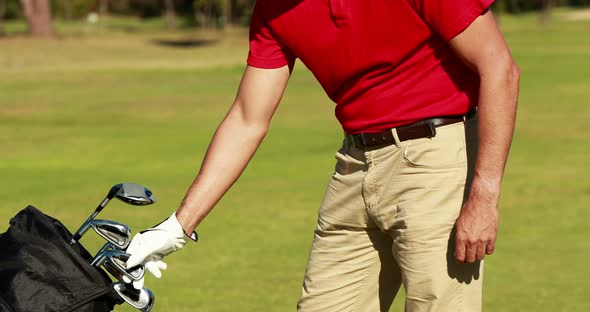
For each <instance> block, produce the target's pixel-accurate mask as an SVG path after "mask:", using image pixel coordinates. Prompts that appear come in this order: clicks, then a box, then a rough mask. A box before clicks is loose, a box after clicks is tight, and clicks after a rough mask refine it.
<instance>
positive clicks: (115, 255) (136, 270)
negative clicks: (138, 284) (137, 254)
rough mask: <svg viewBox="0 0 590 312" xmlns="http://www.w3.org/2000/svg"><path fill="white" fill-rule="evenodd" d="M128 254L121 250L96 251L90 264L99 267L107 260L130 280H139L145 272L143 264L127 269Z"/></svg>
mask: <svg viewBox="0 0 590 312" xmlns="http://www.w3.org/2000/svg"><path fill="white" fill-rule="evenodd" d="M129 256H130V255H129V254H128V253H126V252H125V251H122V250H105V251H103V252H101V253H98V254H97V255H96V257H94V259H93V260H92V263H91V264H92V265H93V266H96V267H99V266H101V265H103V263H106V262H108V263H109V265H110V266H112V267H114V269H116V270H117V271H119V272H121V274H123V275H124V276H126V277H127V278H129V279H130V280H132V281H138V280H140V279H141V278H142V277H143V276H144V274H145V268H144V266H143V265H138V266H135V267H133V268H130V269H127V265H126V262H127V260H129Z"/></svg>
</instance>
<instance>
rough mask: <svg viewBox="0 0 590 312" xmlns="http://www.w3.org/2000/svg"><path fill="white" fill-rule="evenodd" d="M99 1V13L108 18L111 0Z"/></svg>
mask: <svg viewBox="0 0 590 312" xmlns="http://www.w3.org/2000/svg"><path fill="white" fill-rule="evenodd" d="M97 1H98V15H100V17H102V18H106V17H107V16H108V15H109V0H97Z"/></svg>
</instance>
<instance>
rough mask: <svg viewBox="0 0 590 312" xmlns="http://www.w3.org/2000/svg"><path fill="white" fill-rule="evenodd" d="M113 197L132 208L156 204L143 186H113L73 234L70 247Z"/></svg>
mask: <svg viewBox="0 0 590 312" xmlns="http://www.w3.org/2000/svg"><path fill="white" fill-rule="evenodd" d="M114 197H117V198H118V199H119V200H121V201H123V202H126V203H128V204H130V205H134V206H145V205H151V204H153V203H155V202H156V200H155V198H154V197H153V193H152V192H151V191H150V190H149V189H147V188H146V187H144V186H141V185H139V184H135V183H120V184H117V185H114V186H113V187H111V189H110V190H109V192H108V194H107V196H106V197H105V198H104V199H103V200H102V202H101V203H100V204H99V205H98V207H96V209H95V210H94V212H93V213H92V214H91V215H90V217H88V219H86V221H85V222H84V223H83V224H82V226H81V227H80V228H79V229H78V231H76V233H74V235H73V236H72V240H71V241H70V245H74V244H75V243H77V242H78V241H79V240H80V238H81V237H82V235H84V233H85V231H86V230H88V223H89V222H90V221H92V220H94V218H96V216H97V215H98V214H99V213H100V212H101V211H102V210H103V209H104V207H106V205H107V204H108V203H109V202H110V201H111V199H113V198H114Z"/></svg>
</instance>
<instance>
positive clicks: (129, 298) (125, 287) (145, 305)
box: [113, 282, 156, 312]
mask: <svg viewBox="0 0 590 312" xmlns="http://www.w3.org/2000/svg"><path fill="white" fill-rule="evenodd" d="M113 289H114V290H115V292H116V293H117V294H118V295H119V297H121V299H123V300H125V302H127V303H128V304H129V305H131V306H132V307H134V308H136V309H138V310H140V311H143V312H149V311H151V310H152V309H153V307H154V303H155V301H156V298H155V297H154V293H152V291H151V290H149V289H147V288H145V287H144V288H142V289H135V288H133V286H132V285H129V284H124V283H120V282H115V283H113Z"/></svg>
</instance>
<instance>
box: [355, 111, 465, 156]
mask: <svg viewBox="0 0 590 312" xmlns="http://www.w3.org/2000/svg"><path fill="white" fill-rule="evenodd" d="M473 116H475V110H474V111H470V112H469V113H467V115H455V116H445V117H435V118H429V119H424V120H421V121H418V122H415V123H412V124H409V125H405V126H400V127H397V128H395V130H396V132H397V136H398V138H399V141H400V142H403V141H407V140H415V139H422V138H433V137H435V136H436V128H437V127H442V126H446V125H450V124H454V123H457V122H462V121H464V120H466V119H469V118H471V117H473ZM392 130H393V129H389V130H385V131H382V132H375V133H359V134H348V133H346V138H347V139H348V141H349V142H351V143H352V144H353V145H354V146H355V147H356V148H359V149H367V148H374V147H383V146H387V145H391V144H395V138H394V137H393V131H392Z"/></svg>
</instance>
